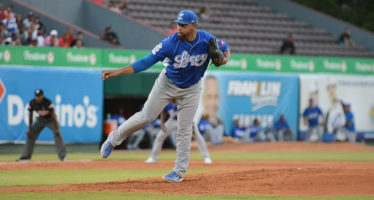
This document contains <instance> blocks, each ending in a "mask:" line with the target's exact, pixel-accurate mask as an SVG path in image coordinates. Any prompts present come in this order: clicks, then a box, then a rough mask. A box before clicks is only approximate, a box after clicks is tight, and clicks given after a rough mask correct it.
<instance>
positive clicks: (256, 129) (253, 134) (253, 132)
mask: <svg viewBox="0 0 374 200" xmlns="http://www.w3.org/2000/svg"><path fill="white" fill-rule="evenodd" d="M249 131H250V133H249V137H250V138H254V137H256V135H257V133H259V132H261V131H262V128H261V126H258V125H252V126H251V127H250V129H249Z"/></svg>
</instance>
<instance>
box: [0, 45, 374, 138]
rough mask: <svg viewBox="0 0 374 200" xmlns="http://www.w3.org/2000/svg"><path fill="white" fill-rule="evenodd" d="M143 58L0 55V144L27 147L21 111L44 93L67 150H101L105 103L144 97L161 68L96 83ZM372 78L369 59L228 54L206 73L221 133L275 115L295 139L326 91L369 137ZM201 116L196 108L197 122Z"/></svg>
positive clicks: (75, 52)
mask: <svg viewBox="0 0 374 200" xmlns="http://www.w3.org/2000/svg"><path fill="white" fill-rule="evenodd" d="M148 53H149V52H148V51H119V50H103V49H81V50H80V49H65V48H28V47H0V86H2V87H0V111H1V112H0V141H2V142H4V141H7V142H18V141H24V140H25V136H26V135H25V132H26V130H27V122H28V120H27V117H28V112H27V110H26V109H25V108H26V106H27V103H28V102H29V101H30V100H31V99H32V98H33V91H34V90H35V89H36V88H42V89H44V90H45V94H46V96H47V97H48V98H50V99H51V100H52V102H53V104H54V106H55V109H56V112H57V116H58V118H59V120H60V123H61V131H62V133H63V136H64V138H65V141H66V142H88V143H89V142H99V141H100V139H101V133H102V123H103V116H104V114H103V110H102V108H103V99H104V95H112V96H118V97H120V96H132V95H138V96H139V95H140V96H146V95H147V94H148V92H149V90H150V89H151V86H152V85H153V84H152V83H153V81H154V79H155V78H156V77H157V74H158V73H159V72H160V70H161V69H162V68H163V65H162V63H157V64H156V65H155V66H153V67H152V68H151V69H150V70H148V71H147V73H140V74H137V75H133V76H131V78H130V77H124V76H123V77H117V78H116V79H111V80H110V81H105V85H106V87H104V82H103V81H102V80H101V79H100V76H101V72H102V70H103V69H105V68H119V67H121V66H124V65H127V64H130V63H132V62H133V61H135V60H137V59H139V58H141V57H143V56H144V55H147V54H148ZM260 72H262V73H260ZM373 73H374V59H361V58H359V59H355V58H328V57H299V56H268V55H241V54H233V55H232V59H231V60H230V62H229V63H228V64H227V65H226V66H222V67H220V68H216V67H214V66H211V67H209V69H208V71H207V75H213V76H215V77H216V79H217V80H218V88H219V97H220V98H219V106H218V111H217V115H218V116H219V117H220V118H221V119H222V120H223V121H224V124H225V129H226V132H227V133H230V129H231V127H232V123H233V119H234V118H239V119H240V120H241V123H242V124H245V125H248V124H249V123H251V121H252V120H253V118H254V117H258V118H259V119H260V120H261V121H262V125H263V126H264V127H269V126H271V125H272V124H273V123H274V122H275V121H276V120H277V119H278V117H279V115H280V114H285V115H286V118H287V120H288V122H289V124H290V126H291V128H292V129H293V130H294V132H295V133H298V132H301V133H302V132H304V131H305V130H306V128H305V126H304V125H303V124H301V123H300V124H299V122H300V121H301V113H302V111H303V109H305V105H306V102H307V99H308V98H310V94H311V92H316V91H317V93H318V97H317V98H318V99H316V100H317V102H318V104H319V105H320V107H321V108H322V110H323V112H324V113H325V114H326V113H327V111H328V108H329V106H330V104H331V101H330V100H329V96H328V93H327V91H326V88H327V85H328V84H331V83H334V84H335V85H336V86H337V88H338V89H337V91H336V93H335V95H336V96H337V98H339V99H341V100H342V101H343V102H344V103H351V104H352V111H353V113H354V115H355V121H356V129H357V131H358V132H360V133H372V132H374V100H373V99H374V98H373V97H372V91H373V90H374V76H373ZM127 79H131V81H128V80H127ZM126 80H127V81H126ZM104 88H106V89H105V90H107V91H104ZM299 105H300V106H299ZM202 106H203V104H202ZM202 112H203V111H202V109H201V108H200V109H199V114H200V115H201V114H202ZM198 117H199V116H198ZM295 138H298V135H295ZM39 141H42V142H52V141H53V137H52V134H44V133H42V134H41V137H40V138H39Z"/></svg>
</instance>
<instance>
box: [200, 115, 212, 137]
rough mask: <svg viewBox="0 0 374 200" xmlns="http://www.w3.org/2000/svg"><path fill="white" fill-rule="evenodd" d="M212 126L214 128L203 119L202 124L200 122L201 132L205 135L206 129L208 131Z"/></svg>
mask: <svg viewBox="0 0 374 200" xmlns="http://www.w3.org/2000/svg"><path fill="white" fill-rule="evenodd" d="M211 126H212V124H211V123H210V122H209V121H207V120H204V119H201V120H200V122H199V131H200V133H201V134H204V133H205V131H206V129H208V128H209V127H211Z"/></svg>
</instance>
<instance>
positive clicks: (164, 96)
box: [110, 70, 201, 176]
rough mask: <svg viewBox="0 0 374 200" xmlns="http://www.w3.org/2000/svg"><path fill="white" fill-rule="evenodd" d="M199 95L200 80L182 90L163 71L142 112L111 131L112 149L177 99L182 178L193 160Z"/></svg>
mask: <svg viewBox="0 0 374 200" xmlns="http://www.w3.org/2000/svg"><path fill="white" fill-rule="evenodd" d="M200 93H201V81H199V82H198V83H196V84H195V85H192V86H190V87H188V88H180V87H178V86H177V85H175V84H174V83H173V82H172V81H171V80H170V79H168V78H167V77H166V75H165V70H163V71H162V72H161V73H160V75H159V76H158V78H157V79H156V81H155V84H154V85H153V88H152V91H151V93H150V94H149V96H148V99H147V101H146V102H145V104H144V107H143V109H142V110H141V111H139V112H137V113H135V114H134V115H133V116H131V117H130V118H129V119H128V120H127V121H125V122H124V123H122V125H121V126H120V127H118V129H116V130H114V131H112V132H111V133H110V134H111V135H112V137H111V140H110V142H111V143H112V145H113V146H117V145H119V144H121V143H122V141H123V140H125V139H126V138H127V137H128V136H129V135H131V134H132V133H133V132H135V131H136V130H138V129H140V128H142V127H144V126H145V125H146V124H148V123H150V122H151V121H152V120H154V119H155V118H156V117H157V116H158V115H159V114H160V113H161V111H162V109H163V108H164V107H165V106H166V104H168V103H169V102H170V101H171V100H172V99H173V98H175V99H176V100H177V106H178V114H177V117H178V120H177V144H176V146H177V149H176V151H177V158H176V160H175V166H174V169H173V171H175V172H176V173H177V174H178V175H179V176H183V175H184V173H186V171H187V168H188V164H189V161H190V148H191V135H192V121H193V118H194V116H195V114H196V110H197V107H198V104H199V100H200Z"/></svg>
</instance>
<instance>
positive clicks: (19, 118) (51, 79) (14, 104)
mask: <svg viewBox="0 0 374 200" xmlns="http://www.w3.org/2000/svg"><path fill="white" fill-rule="evenodd" d="M37 88H41V89H43V90H44V96H45V97H47V98H49V99H50V100H51V101H52V104H53V107H54V110H55V113H56V116H57V119H58V121H59V125H60V129H61V133H62V135H63V138H64V140H65V142H80V143H94V142H99V141H100V139H101V130H102V104H103V83H102V80H101V79H100V72H99V71H92V70H71V69H69V70H67V69H43V68H17V67H11V68H8V67H1V68H0V110H1V112H0V124H1V126H0V141H2V142H21V141H24V140H25V139H26V131H27V129H28V123H29V111H28V110H27V107H28V103H29V102H30V100H31V99H33V98H34V91H35V89H37ZM36 116H37V114H36V113H35V114H34V117H35V118H36ZM34 122H35V119H34ZM38 141H43V142H53V141H54V139H53V134H52V132H51V131H50V130H49V129H48V128H45V129H44V130H43V131H42V133H41V135H40V136H39V139H38Z"/></svg>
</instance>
